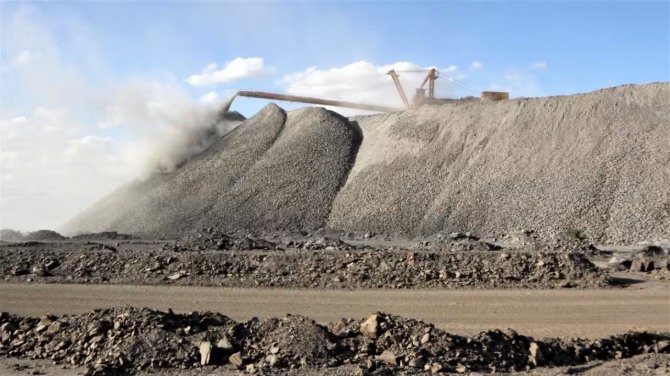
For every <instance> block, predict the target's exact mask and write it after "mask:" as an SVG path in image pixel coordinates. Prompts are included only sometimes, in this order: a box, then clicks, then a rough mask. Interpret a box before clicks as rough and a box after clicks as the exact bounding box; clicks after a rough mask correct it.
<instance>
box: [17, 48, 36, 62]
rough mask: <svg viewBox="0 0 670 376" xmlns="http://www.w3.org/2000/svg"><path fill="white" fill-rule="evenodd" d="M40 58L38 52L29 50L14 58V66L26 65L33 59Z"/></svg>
mask: <svg viewBox="0 0 670 376" xmlns="http://www.w3.org/2000/svg"><path fill="white" fill-rule="evenodd" d="M39 57H40V54H39V52H31V51H29V50H23V51H21V52H20V53H19V54H18V55H17V56H16V60H15V61H16V64H28V63H30V62H31V61H34V60H35V59H38V58H39Z"/></svg>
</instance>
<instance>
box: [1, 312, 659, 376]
mask: <svg viewBox="0 0 670 376" xmlns="http://www.w3.org/2000/svg"><path fill="white" fill-rule="evenodd" d="M0 335H1V336H2V337H1V342H0V356H3V357H13V358H31V359H49V360H52V361H54V362H56V363H58V364H67V365H71V366H86V367H87V371H86V373H87V374H91V375H93V374H101V375H102V374H116V373H119V374H120V373H123V374H126V373H137V372H141V371H150V370H153V371H159V372H162V370H175V369H176V370H182V369H197V368H200V367H205V368H211V369H212V370H213V369H214V368H213V367H214V366H221V367H224V369H227V370H236V369H237V370H244V371H245V372H247V373H260V374H273V373H277V372H275V371H276V370H277V371H280V372H281V371H287V370H288V371H290V370H296V371H298V372H299V370H300V369H311V370H314V369H317V370H318V369H324V370H325V369H333V368H338V367H342V366H344V367H347V368H346V369H347V370H355V371H356V373H358V374H370V373H372V374H379V375H382V374H395V373H400V374H418V373H431V374H441V373H466V372H484V373H490V372H509V371H525V370H531V369H535V368H537V367H560V366H578V365H582V364H587V363H588V362H590V361H596V360H613V359H623V358H629V357H632V356H635V355H639V354H652V353H668V352H669V351H670V334H668V333H646V332H630V333H627V334H622V335H618V336H612V337H609V338H603V339H599V340H585V339H578V338H545V339H534V338H531V337H527V336H524V335H522V334H519V333H516V332H514V331H513V330H505V331H500V330H492V331H486V332H482V333H479V334H477V335H475V336H472V337H463V336H458V335H453V334H450V333H447V332H445V331H443V330H440V329H437V328H435V327H434V326H433V325H432V324H430V323H426V322H422V321H418V320H414V319H408V318H403V317H398V316H393V315H388V314H384V313H376V314H373V315H371V316H370V317H369V318H367V319H364V320H353V319H342V320H340V321H338V322H334V323H331V324H328V325H320V324H317V323H316V322H314V321H313V320H311V319H309V318H306V317H302V316H291V315H288V316H286V317H284V318H267V319H264V320H258V319H252V320H249V321H246V322H236V321H234V320H232V319H230V318H228V317H226V316H224V315H222V314H219V313H212V312H192V313H189V314H175V313H173V312H171V311H168V312H161V311H156V310H151V309H147V308H133V307H122V308H110V309H104V310H96V311H92V312H89V313H87V314H82V315H73V316H62V317H56V316H44V317H41V318H29V317H18V316H15V315H11V314H7V313H2V314H0Z"/></svg>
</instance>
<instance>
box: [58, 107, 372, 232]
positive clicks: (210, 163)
mask: <svg viewBox="0 0 670 376" xmlns="http://www.w3.org/2000/svg"><path fill="white" fill-rule="evenodd" d="M359 144H360V134H359V132H358V131H357V130H356V129H355V128H354V127H353V126H351V125H350V124H349V122H348V121H347V119H345V118H343V117H341V116H339V115H337V114H336V113H333V112H330V111H327V110H325V109H322V108H305V109H301V110H296V111H293V112H291V113H290V114H288V116H287V114H286V113H285V112H284V110H282V109H280V108H279V107H277V106H276V105H274V104H270V105H268V106H266V107H265V108H263V110H261V111H260V112H259V113H257V114H256V115H255V116H253V117H252V118H250V119H248V120H246V121H245V122H243V123H242V124H241V125H239V126H238V127H237V128H236V129H235V130H234V131H232V132H230V133H229V134H228V135H226V136H225V137H223V138H221V139H220V140H218V141H217V142H216V143H215V144H213V145H212V146H211V147H209V148H208V149H207V150H205V151H204V152H202V153H201V154H200V155H198V156H196V157H195V158H193V159H191V160H189V161H187V162H186V163H185V164H184V165H183V166H181V167H180V168H178V169H177V170H175V171H174V172H171V173H165V174H157V175H154V176H153V177H151V178H150V179H148V180H147V181H142V182H135V183H133V184H130V185H128V186H125V187H122V188H121V189H119V190H117V191H116V192H114V193H112V194H111V195H110V196H108V197H107V198H105V199H103V200H102V201H100V202H99V203H97V204H96V205H95V206H94V207H92V208H91V209H89V210H88V211H86V212H85V213H83V214H81V215H80V216H78V217H77V218H75V219H74V220H73V221H71V222H70V223H69V224H67V225H66V226H65V231H67V232H99V231H119V232H124V233H133V234H137V233H142V234H151V235H158V236H165V237H168V238H173V237H175V236H180V235H184V234H185V233H187V232H189V231H193V230H196V229H199V228H202V227H209V226H212V225H216V226H217V227H221V228H225V229H228V230H240V229H248V230H256V229H284V228H286V229H303V228H305V229H308V228H309V229H317V228H320V227H323V226H324V225H325V223H326V220H327V218H328V214H329V213H330V206H331V202H332V200H333V199H334V197H335V195H336V194H337V192H338V190H339V188H340V186H342V185H343V184H344V182H345V181H346V178H347V174H348V172H349V170H350V168H351V165H352V164H353V162H354V159H355V155H356V150H357V149H358V146H359Z"/></svg>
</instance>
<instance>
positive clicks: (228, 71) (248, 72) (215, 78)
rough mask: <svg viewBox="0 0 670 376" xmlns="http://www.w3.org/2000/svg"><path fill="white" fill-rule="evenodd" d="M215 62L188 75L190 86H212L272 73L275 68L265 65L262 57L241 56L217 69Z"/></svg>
mask: <svg viewBox="0 0 670 376" xmlns="http://www.w3.org/2000/svg"><path fill="white" fill-rule="evenodd" d="M218 68H219V67H218V65H217V64H216V63H211V64H208V65H207V66H206V67H205V68H204V69H203V70H202V72H201V73H199V74H194V75H192V76H190V77H189V78H188V79H187V80H186V82H188V83H189V84H190V85H191V86H195V87H202V86H214V85H217V84H225V83H230V82H233V81H236V80H240V79H244V78H258V77H264V76H268V75H271V74H274V73H275V71H276V69H275V68H273V67H269V66H266V65H265V62H264V61H263V58H260V57H252V58H241V57H238V58H236V59H234V60H231V61H228V62H226V63H225V64H224V66H223V68H221V69H218Z"/></svg>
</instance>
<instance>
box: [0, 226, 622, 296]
mask: <svg viewBox="0 0 670 376" xmlns="http://www.w3.org/2000/svg"><path fill="white" fill-rule="evenodd" d="M216 239H218V240H216V242H215V243H209V244H212V246H214V247H216V248H209V249H208V250H206V251H202V250H200V251H196V250H193V251H186V250H185V249H184V248H182V247H181V246H180V245H179V244H177V245H176V246H173V245H170V246H169V247H167V248H168V249H166V250H162V251H160V250H159V251H155V250H140V249H126V250H110V249H85V250H62V249H61V250H55V249H49V248H48V247H44V246H43V245H40V249H39V250H37V249H35V248H26V247H13V246H12V247H7V248H3V249H0V276H1V277H3V278H4V279H5V281H11V282H24V281H33V280H34V281H38V282H46V283H118V284H177V285H203V286H226V287H246V288H251V287H281V288H327V289H338V288H391V289H405V288H450V289H454V288H473V289H480V288H539V289H555V288H606V287H608V286H610V280H609V278H608V276H607V274H606V273H604V272H602V271H600V270H599V269H598V268H596V267H595V266H594V265H593V264H592V263H591V262H590V261H589V260H588V259H587V258H586V257H585V256H584V255H583V254H582V253H577V252H562V253H550V252H511V251H485V252H482V251H475V250H468V251H459V249H462V248H463V245H462V244H461V243H457V244H455V245H454V248H453V249H454V250H451V249H449V248H445V249H440V250H421V249H416V250H397V249H387V248H384V249H370V248H351V247H350V246H348V245H346V244H344V245H342V246H341V247H340V246H338V245H337V243H335V242H330V243H328V241H326V240H321V239H319V240H317V241H316V242H314V243H311V241H306V242H296V244H295V246H296V247H300V248H292V246H290V247H288V248H286V249H284V248H281V247H280V245H279V244H277V245H274V246H275V247H276V248H274V249H271V250H260V249H261V248H264V247H268V248H271V247H273V244H272V243H269V242H263V243H261V242H260V240H256V239H249V238H242V239H236V238H231V237H228V238H225V239H221V238H216ZM196 244H201V243H199V242H197V243H196ZM327 244H330V245H327ZM225 246H229V247H231V248H229V249H227V250H220V249H219V247H225ZM172 249H175V250H172ZM211 249H214V250H211ZM103 266H104V267H103Z"/></svg>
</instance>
